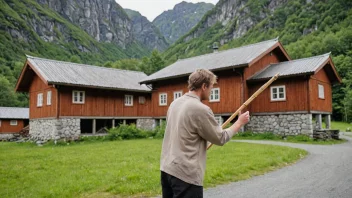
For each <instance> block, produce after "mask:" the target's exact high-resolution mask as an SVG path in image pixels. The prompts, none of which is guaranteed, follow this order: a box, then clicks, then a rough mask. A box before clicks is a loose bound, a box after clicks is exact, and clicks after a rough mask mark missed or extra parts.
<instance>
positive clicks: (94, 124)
mask: <svg viewBox="0 0 352 198" xmlns="http://www.w3.org/2000/svg"><path fill="white" fill-rule="evenodd" d="M96 126H97V122H96V119H93V126H92V127H93V129H92V133H93V135H95V132H96V130H97V129H96V128H97V127H96Z"/></svg>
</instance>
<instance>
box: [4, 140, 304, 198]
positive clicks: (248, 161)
mask: <svg viewBox="0 0 352 198" xmlns="http://www.w3.org/2000/svg"><path fill="white" fill-rule="evenodd" d="M160 151H161V140H129V141H113V142H89V143H87V142H82V143H76V144H71V145H68V146H54V145H45V146H43V147H38V146H36V145H33V144H29V143H25V144H16V143H6V142H3V143H0V175H1V177H0V184H1V185H0V197H2V198H3V197H111V195H117V196H154V195H158V194H160V193H161V187H160V182H159V177H160V172H159V158H160ZM306 154H307V153H306V151H304V150H300V149H294V148H288V147H280V146H272V145H257V144H248V143H228V144H227V145H225V146H224V147H217V146H214V147H213V148H212V149H211V150H209V151H208V161H207V172H206V177H205V187H210V186H215V185H218V184H222V183H227V182H230V181H238V180H243V179H248V178H250V177H252V176H254V175H259V174H263V173H265V172H267V171H271V170H274V169H277V168H279V167H282V166H285V165H287V164H290V163H293V162H294V161H296V160H298V159H300V158H302V157H303V156H305V155H306Z"/></svg>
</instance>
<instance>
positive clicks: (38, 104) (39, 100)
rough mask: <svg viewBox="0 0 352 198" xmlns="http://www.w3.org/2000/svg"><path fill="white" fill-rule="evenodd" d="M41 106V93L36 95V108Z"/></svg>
mask: <svg viewBox="0 0 352 198" xmlns="http://www.w3.org/2000/svg"><path fill="white" fill-rule="evenodd" d="M42 106H43V93H38V95H37V107H42Z"/></svg>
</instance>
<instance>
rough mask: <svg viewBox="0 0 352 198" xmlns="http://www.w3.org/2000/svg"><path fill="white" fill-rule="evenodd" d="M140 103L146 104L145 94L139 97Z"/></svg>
mask: <svg viewBox="0 0 352 198" xmlns="http://www.w3.org/2000/svg"><path fill="white" fill-rule="evenodd" d="M138 101H139V104H145V96H139V97H138Z"/></svg>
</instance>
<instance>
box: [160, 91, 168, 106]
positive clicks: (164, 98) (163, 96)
mask: <svg viewBox="0 0 352 198" xmlns="http://www.w3.org/2000/svg"><path fill="white" fill-rule="evenodd" d="M159 105H160V106H166V105H167V94H166V93H161V94H159Z"/></svg>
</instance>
